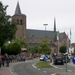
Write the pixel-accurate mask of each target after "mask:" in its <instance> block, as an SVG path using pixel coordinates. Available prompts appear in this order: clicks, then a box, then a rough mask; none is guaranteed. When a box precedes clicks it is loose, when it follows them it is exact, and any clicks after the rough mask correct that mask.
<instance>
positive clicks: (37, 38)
mask: <svg viewBox="0 0 75 75" xmlns="http://www.w3.org/2000/svg"><path fill="white" fill-rule="evenodd" d="M26 19H27V18H26V15H25V14H22V13H21V9H20V6H19V2H18V3H17V6H16V10H15V14H14V15H13V16H12V20H13V21H16V22H17V31H16V38H19V37H20V36H21V37H23V38H26V40H27V42H28V43H29V44H30V45H31V46H36V45H39V44H40V43H41V42H42V40H43V39H44V38H47V39H48V40H49V42H50V45H49V46H50V47H51V50H52V52H54V53H58V52H59V51H58V50H59V48H60V46H62V45H65V46H67V47H69V45H70V41H69V38H68V37H67V35H66V33H65V32H62V33H60V32H58V31H56V20H55V18H54V30H53V31H45V30H33V29H27V28H26V26H27V24H26ZM57 32H58V33H59V39H58V40H57V37H56V35H57ZM67 40H68V41H67Z"/></svg>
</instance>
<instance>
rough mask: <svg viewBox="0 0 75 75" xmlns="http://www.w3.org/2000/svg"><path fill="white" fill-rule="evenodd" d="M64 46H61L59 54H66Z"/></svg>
mask: <svg viewBox="0 0 75 75" xmlns="http://www.w3.org/2000/svg"><path fill="white" fill-rule="evenodd" d="M66 51H67V50H66V46H61V47H60V49H59V52H61V53H66Z"/></svg>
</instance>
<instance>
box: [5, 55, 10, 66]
mask: <svg viewBox="0 0 75 75" xmlns="http://www.w3.org/2000/svg"><path fill="white" fill-rule="evenodd" d="M6 67H9V56H7V57H6Z"/></svg>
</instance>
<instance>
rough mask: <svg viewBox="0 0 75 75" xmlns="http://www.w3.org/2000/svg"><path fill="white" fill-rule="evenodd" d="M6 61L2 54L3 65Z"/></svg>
mask: <svg viewBox="0 0 75 75" xmlns="http://www.w3.org/2000/svg"><path fill="white" fill-rule="evenodd" d="M4 62H5V57H4V56H2V65H3V66H4Z"/></svg>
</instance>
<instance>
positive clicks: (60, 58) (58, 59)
mask: <svg viewBox="0 0 75 75" xmlns="http://www.w3.org/2000/svg"><path fill="white" fill-rule="evenodd" d="M53 62H54V64H55V65H56V64H62V65H64V62H63V56H56V57H54V58H53Z"/></svg>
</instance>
